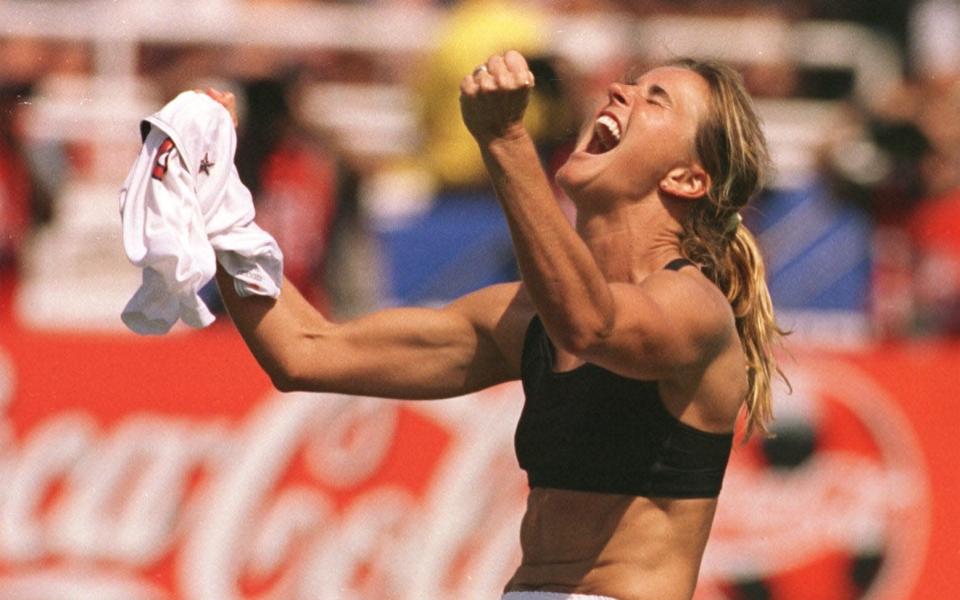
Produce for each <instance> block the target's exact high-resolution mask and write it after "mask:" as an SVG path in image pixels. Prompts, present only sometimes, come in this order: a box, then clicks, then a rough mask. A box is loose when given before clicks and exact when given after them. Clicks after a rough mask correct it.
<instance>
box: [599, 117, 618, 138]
mask: <svg viewBox="0 0 960 600" xmlns="http://www.w3.org/2000/svg"><path fill="white" fill-rule="evenodd" d="M600 125H603V126H604V127H606V129H607V131H608V132H610V135H612V136H613V139H614V140H616V141H618V142H619V141H620V125H618V124H617V121H616V119H614V118H613V117H611V116H608V115H600V118H599V119H597V126H598V127H599V126H600Z"/></svg>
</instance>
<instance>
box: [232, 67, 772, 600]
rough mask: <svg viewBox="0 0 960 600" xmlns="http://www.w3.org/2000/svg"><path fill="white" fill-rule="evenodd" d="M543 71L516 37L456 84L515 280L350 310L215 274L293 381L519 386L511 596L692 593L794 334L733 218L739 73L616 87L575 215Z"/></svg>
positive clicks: (739, 184)
mask: <svg viewBox="0 0 960 600" xmlns="http://www.w3.org/2000/svg"><path fill="white" fill-rule="evenodd" d="M533 85H534V81H533V75H532V73H530V71H529V69H528V68H527V63H526V62H525V60H524V58H523V57H522V56H521V55H520V54H518V53H516V52H508V53H507V54H506V55H504V56H499V55H498V56H493V57H491V58H490V59H489V60H488V61H487V62H486V63H484V64H483V65H481V66H480V67H478V68H477V69H476V70H474V72H473V73H471V74H469V75H467V76H466V77H465V79H464V80H463V82H462V84H461V107H462V113H463V119H464V122H465V123H466V125H467V128H468V129H469V130H470V132H471V133H472V134H473V136H474V138H475V139H476V141H477V143H478V144H479V146H480V150H481V152H482V154H483V158H484V161H485V164H486V166H487V170H488V172H489V174H490V177H491V179H492V182H493V185H494V187H495V188H496V191H497V194H498V197H499V199H500V202H501V204H502V207H503V211H504V213H505V214H506V217H507V220H508V222H509V226H510V230H511V234H512V237H513V242H514V247H515V253H516V258H517V261H518V263H519V265H520V271H521V273H522V282H518V283H508V284H501V285H495V286H492V287H489V288H485V289H481V290H479V291H477V292H474V293H472V294H469V295H467V296H465V297H463V298H460V299H458V300H456V301H455V302H453V303H451V304H450V305H449V306H447V307H445V308H439V309H431V308H401V309H391V310H384V311H381V312H377V313H374V314H371V315H369V316H366V317H361V318H358V319H355V320H351V321H347V322H343V323H333V322H330V321H328V320H327V319H326V318H324V317H323V316H322V315H321V314H319V313H318V312H317V311H316V310H314V309H313V308H312V307H311V306H310V305H309V304H308V303H307V302H306V301H304V300H303V298H302V297H301V296H300V295H299V294H298V293H297V291H296V290H295V289H293V288H292V287H291V286H289V285H286V286H285V287H284V289H283V291H282V293H281V296H280V298H279V299H278V300H276V301H274V300H270V299H264V298H259V297H252V298H239V297H237V295H236V294H235V293H234V291H233V286H232V285H229V283H230V282H229V276H227V275H225V274H224V273H220V274H218V278H219V283H220V289H221V290H222V292H223V295H224V299H225V302H226V305H227V307H228V309H229V311H230V313H231V315H232V316H233V319H234V322H235V323H236V326H237V328H238V329H239V330H240V332H241V334H242V335H243V337H244V339H245V340H246V341H247V343H248V344H249V346H250V348H251V350H252V351H253V353H254V355H255V356H256V357H257V359H258V360H259V362H260V364H261V365H262V366H263V368H264V369H265V370H266V371H267V372H268V373H269V374H270V376H271V378H272V380H273V382H274V383H275V385H276V386H277V387H278V388H280V389H281V390H317V391H331V392H341V393H349V394H362V395H371V396H384V397H391V398H401V399H428V398H443V397H449V396H456V395H461V394H466V393H469V392H472V391H475V390H478V389H481V388H484V387H487V386H491V385H494V384H498V383H501V382H505V381H510V380H517V379H520V380H522V382H523V388H524V392H525V395H526V400H525V405H524V408H523V412H522V416H521V418H520V423H519V425H518V429H517V435H516V450H517V455H518V459H519V462H520V465H521V467H523V468H524V469H525V470H526V472H527V474H528V478H529V482H530V494H529V499H528V505H527V512H526V514H525V517H524V520H523V524H522V527H521V531H520V543H521V546H522V551H523V560H522V563H521V565H520V566H519V568H518V569H517V571H516V573H515V574H514V576H513V577H512V579H511V580H510V581H509V582H508V583H507V585H506V589H505V592H504V598H505V599H508V600H527V599H530V600H535V599H536V600H541V599H542V600H553V599H558V600H560V599H587V598H605V599H616V600H673V599H677V600H680V599H687V598H690V597H691V595H692V594H693V590H694V587H695V585H696V581H697V573H698V570H699V566H700V560H701V557H702V555H703V551H704V547H705V545H706V542H707V537H708V535H709V532H710V526H711V523H712V521H713V516H714V512H715V510H716V507H717V497H718V494H719V493H720V488H721V483H722V480H723V475H724V471H725V468H726V465H727V459H728V457H729V453H730V451H731V446H732V442H733V429H734V425H735V422H736V420H737V416H738V414H739V413H740V412H741V410H743V411H745V413H746V424H747V430H748V432H763V431H764V430H765V426H766V424H767V422H768V421H769V419H770V416H771V410H770V378H771V374H772V373H773V372H774V371H775V365H774V362H773V358H772V356H771V350H770V346H771V343H772V342H773V341H774V340H775V338H776V337H777V336H778V335H779V334H780V332H779V330H778V329H777V327H776V325H775V323H774V320H773V314H772V309H771V305H770V298H769V295H768V293H767V289H766V285H765V283H764V274H763V266H762V261H761V259H760V257H759V255H758V253H757V251H756V248H755V246H754V244H753V241H752V237H751V236H750V234H749V232H748V231H747V230H746V229H745V228H744V227H743V225H742V224H741V223H740V219H739V214H738V211H739V210H740V209H741V208H743V206H744V205H745V204H746V203H747V201H748V200H749V199H750V197H751V196H752V195H753V194H754V193H755V192H756V191H757V190H758V189H759V188H760V186H761V184H762V181H763V172H764V168H765V166H766V162H767V154H766V148H765V143H764V139H763V135H762V133H761V130H760V127H759V123H758V121H757V118H756V116H755V115H754V112H753V110H752V108H751V104H750V101H749V98H748V97H747V95H746V93H745V92H744V90H743V87H742V84H741V83H740V79H739V78H738V77H737V75H736V74H735V73H734V72H733V71H732V70H730V69H728V68H726V67H723V66H719V65H713V64H706V63H696V62H692V61H681V62H677V63H675V64H672V65H668V66H664V67H661V68H657V69H653V70H651V71H649V72H647V73H645V74H643V75H642V76H640V77H638V78H636V79H632V80H629V81H625V82H622V83H615V84H612V85H611V86H610V88H609V92H608V100H607V102H606V104H605V105H604V106H602V107H601V109H600V110H599V112H598V113H597V114H596V115H594V118H593V121H592V124H591V127H589V128H588V129H587V130H586V133H585V134H584V135H583V136H582V139H581V140H580V142H579V144H578V145H577V147H576V151H575V152H574V153H573V154H572V156H571V157H570V159H569V161H568V162H567V163H566V164H565V165H564V166H563V168H562V169H561V170H560V171H559V173H558V174H557V181H558V183H559V184H560V185H561V186H562V187H563V189H564V190H565V191H566V193H567V194H568V195H569V197H570V198H571V199H572V200H573V202H574V203H575V205H576V207H577V221H576V226H575V227H571V226H570V225H569V223H568V221H567V220H566V218H565V217H564V215H563V214H562V213H561V211H560V209H559V208H558V206H557V204H556V202H555V200H554V196H553V193H552V192H551V188H550V184H549V182H548V181H547V178H546V177H545V175H544V173H543V171H542V169H541V167H540V163H539V161H538V159H537V155H536V152H535V150H534V146H533V143H532V142H531V140H530V137H529V135H528V134H527V132H526V130H525V129H524V126H523V122H522V119H523V114H524V110H525V107H526V104H527V99H528V96H529V93H530V89H531V87H532V86H533ZM221 101H223V102H224V103H226V104H227V105H228V107H229V98H226V99H224V98H221Z"/></svg>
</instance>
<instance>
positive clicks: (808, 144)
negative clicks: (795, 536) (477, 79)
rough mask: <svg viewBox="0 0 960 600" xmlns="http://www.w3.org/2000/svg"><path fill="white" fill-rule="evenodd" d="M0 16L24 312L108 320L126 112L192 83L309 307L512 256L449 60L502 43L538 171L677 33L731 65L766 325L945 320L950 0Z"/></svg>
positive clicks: (418, 296)
mask: <svg viewBox="0 0 960 600" xmlns="http://www.w3.org/2000/svg"><path fill="white" fill-rule="evenodd" d="M65 11H67V12H65ZM98 11H109V12H103V13H102V14H100V13H99V12H98ZM38 15H39V16H41V17H42V16H43V15H52V16H50V17H49V20H48V21H47V22H46V25H44V23H43V22H42V21H43V19H39V20H38V19H37V18H36V17H37V16H38ZM64 15H68V16H66V17H65V16H64ZM145 15H146V16H145ZM238 15H239V16H245V17H246V20H245V21H241V20H239V17H238ZM0 17H2V20H3V22H4V23H5V27H6V29H5V32H2V31H0V271H2V274H0V285H2V286H3V287H4V288H7V289H16V290H17V300H16V302H17V303H18V304H19V305H20V306H21V308H20V309H18V311H16V312H17V314H20V315H21V318H25V319H27V320H33V321H35V322H37V323H38V324H39V325H50V324H56V323H58V322H63V321H66V322H73V323H75V324H78V325H79V323H77V322H76V321H71V320H70V318H67V317H65V318H62V319H59V320H58V319H57V318H55V317H51V318H50V319H48V320H45V318H44V317H43V316H42V315H43V314H54V313H56V312H57V310H59V309H58V306H60V307H62V305H64V304H72V305H73V307H74V308H73V309H74V310H82V311H83V312H85V313H88V314H89V313H92V312H95V310H94V309H93V308H92V307H94V306H107V307H108V308H107V309H105V310H106V312H108V313H110V314H111V315H112V318H113V320H112V321H109V323H110V324H111V325H112V326H115V327H116V326H119V320H118V319H116V316H118V315H119V308H120V307H121V306H122V302H123V301H124V300H125V297H126V296H125V295H129V293H130V292H131V291H132V290H133V289H134V288H135V286H136V282H133V283H131V282H130V280H129V277H127V276H126V275H125V276H124V277H127V279H123V277H121V276H120V275H118V273H121V272H122V266H121V263H122V261H119V259H117V256H120V255H121V253H120V250H119V242H118V238H117V236H118V235H119V226H118V219H117V217H116V205H115V201H116V192H117V191H118V189H119V186H120V184H121V182H122V180H123V176H124V174H125V170H126V168H127V167H128V166H129V164H130V163H131V162H132V160H133V158H134V156H135V153H136V149H137V145H138V144H139V139H138V137H137V128H136V120H137V118H139V117H142V116H145V115H146V114H149V113H151V112H153V111H154V110H156V109H158V108H159V107H160V106H161V105H162V104H163V103H164V102H165V101H166V100H168V99H170V98H172V97H173V96H174V95H175V94H176V93H177V92H178V91H180V90H183V89H189V88H195V87H198V86H201V87H202V86H206V85H214V86H218V87H225V88H227V89H231V90H233V91H235V92H236V93H237V95H238V97H239V98H240V102H241V112H242V114H241V125H240V129H239V147H238V153H237V157H236V162H237V165H238V168H239V170H240V173H241V177H242V179H243V180H244V182H245V183H246V184H247V185H248V186H249V187H250V188H251V190H252V191H253V192H254V197H255V198H256V202H257V210H258V221H259V222H260V224H261V225H262V226H263V227H264V228H265V229H267V230H269V231H271V232H272V233H273V234H274V235H275V236H276V237H277V238H278V241H279V242H280V244H281V247H282V248H283V250H284V253H285V256H286V268H287V274H288V276H289V277H290V279H291V280H293V281H294V282H295V283H296V284H297V285H298V286H299V287H300V288H301V289H302V290H304V291H305V292H306V293H307V295H308V296H309V297H310V298H311V299H312V300H313V301H314V302H316V303H318V304H320V305H321V306H323V307H325V308H326V309H327V310H329V311H331V312H332V313H333V314H335V315H341V316H346V315H349V314H352V313H356V312H363V311H366V310H369V309H370V308H374V307H377V306H381V305H384V304H391V303H396V302H404V303H407V302H412V303H432V302H440V301H443V300H445V299H448V298H450V297H453V296H456V295H458V294H460V293H463V292H464V291H467V290H468V289H472V288H475V287H479V286H480V285H483V284H486V283H490V282H493V281H497V280H501V279H506V278H511V277H514V276H515V271H514V266H513V260H512V257H511V254H510V244H509V238H508V235H507V232H506V228H505V225H504V223H503V221H502V219H501V218H500V216H499V211H498V208H497V206H496V202H495V200H494V199H493V198H492V196H491V192H490V190H489V188H488V186H487V184H486V180H485V176H484V172H483V169H482V164H481V162H480V158H479V154H478V153H477V152H476V150H475V149H474V147H473V143H472V141H471V140H470V138H469V136H468V134H467V132H466V129H465V128H464V127H463V126H462V124H461V122H460V118H459V107H458V103H457V86H458V83H459V80H460V78H461V77H462V76H463V75H464V74H466V73H468V72H470V70H471V69H472V67H473V66H474V65H475V64H476V63H478V62H480V61H481V60H483V59H484V58H485V57H486V56H488V55H489V54H491V53H494V52H500V51H503V50H505V49H507V48H516V49H518V50H520V51H522V52H524V53H525V54H526V55H527V56H528V57H529V58H530V59H531V62H532V66H533V67H534V70H535V72H536V74H537V77H538V85H537V89H536V93H535V98H534V100H533V103H532V106H531V109H530V113H529V115H528V119H529V120H528V125H529V127H530V129H531V131H532V133H533V134H534V135H535V137H536V139H537V140H538V143H539V147H540V150H541V153H542V157H543V161H544V164H545V166H546V167H547V169H548V170H550V169H554V168H556V166H558V165H559V164H560V163H561V162H562V160H563V158H564V156H565V153H566V152H568V151H569V148H570V146H571V144H572V142H573V140H574V139H575V137H576V136H577V134H578V131H579V128H580V126H581V123H582V122H583V119H584V116H585V115H587V114H589V113H590V112H591V111H592V110H593V107H594V106H596V103H597V102H599V101H600V99H601V98H602V97H603V94H604V89H605V85H606V83H608V82H610V81H612V80H615V79H618V78H621V77H623V76H624V74H625V73H627V72H629V71H630V70H631V69H634V68H643V67H644V66H647V65H652V64H655V63H656V62H658V61H661V60H663V59H665V58H670V57H672V56H677V55H684V54H693V55H696V56H701V57H717V58H720V59H723V60H727V61H729V62H732V63H734V64H736V65H737V66H738V67H739V68H740V69H741V70H742V72H743V74H744V77H745V79H746V82H747V84H748V87H749V88H750V90H751V92H752V93H753V94H754V96H755V97H756V98H757V101H758V105H759V109H760V112H761V114H762V116H763V118H764V120H765V122H766V125H767V127H768V135H769V137H770V141H771V146H772V149H773V153H774V158H775V161H776V163H777V175H776V178H775V179H774V180H773V181H771V182H770V185H769V188H768V190H767V192H765V194H764V195H763V197H762V198H760V199H758V201H757V202H756V203H755V205H754V207H753V208H752V209H751V210H750V211H749V213H748V214H746V215H745V218H746V221H747V224H748V225H749V226H750V227H751V229H752V230H753V231H755V232H757V233H758V235H759V239H760V240H761V243H762V245H763V246H764V249H765V253H766V256H767V260H768V270H769V273H768V275H769V278H770V283H771V290H772V293H773V295H774V299H775V302H776V304H777V305H778V308H779V309H780V310H781V312H782V314H784V315H785V317H784V320H785V324H786V325H787V326H788V327H793V328H794V329H796V330H797V331H798V334H800V335H808V336H811V337H814V338H816V339H817V341H821V342H831V341H835V342H838V343H843V342H845V341H851V340H852V341H854V342H857V343H860V342H864V341H873V340H888V339H902V338H908V337H919V336H948V335H957V334H960V118H958V116H960V1H957V0H914V1H908V0H844V1H827V0H797V1H791V2H786V1H779V2H778V1H774V0H676V1H668V0H632V1H630V0H553V1H550V0H539V1H507V0H503V1H499V0H461V1H458V2H455V1H434V2H431V1H429V0H367V1H366V2H362V1H360V0H356V1H353V2H349V1H343V2H306V1H301V2H293V1H287V2H281V1H278V0H273V1H266V0H246V1H244V2H240V1H230V0H195V1H194V2H192V3H184V2H179V1H160V0H156V1H154V2H149V3H148V2H139V1H137V2H129V3H125V5H124V6H122V7H118V6H117V5H116V4H115V3H110V2H83V1H75V2H46V3H41V2H30V1H28V0H18V1H10V0H7V1H2V0H0ZM137 19H141V25H142V23H147V26H137V25H136V23H135V22H136V20H137ZM151 19H154V20H151ZM64 21H67V22H66V23H64ZM160 21H162V22H163V23H162V26H161V25H160ZM151 24H152V25H151ZM347 25H349V26H347ZM148 26H149V27H153V29H148V28H146V27H148ZM125 28H128V29H129V31H128V32H124V30H125ZM251 31H252V32H256V34H257V35H256V36H253V37H251V36H250V32H251ZM212 32H216V35H213V34H212ZM371 32H372V33H371ZM311 36H315V38H316V40H318V41H317V42H316V43H313V42H311V40H312V39H313V38H312V37H311ZM652 143H655V141H652ZM557 197H558V202H561V203H564V206H566V202H565V200H564V198H563V197H562V194H561V193H560V192H559V190H558V192H557ZM568 210H569V211H572V209H569V207H568ZM117 280H123V281H124V283H123V284H117V283H116V282H117ZM71 282H73V283H71ZM91 282H97V283H93V284H91ZM104 282H107V283H104ZM110 282H113V283H110ZM83 285H86V286H88V287H92V289H91V290H90V291H89V292H87V291H82V290H81V289H80V287H81V286H83ZM117 286H119V288H120V289H119V291H117V292H116V295H118V296H124V297H123V298H121V299H120V300H119V301H116V300H114V299H113V298H112V297H111V296H110V294H111V289H113V288H114V287H117ZM210 291H211V293H210V295H209V299H210V302H211V303H212V304H216V301H217V300H216V295H215V291H214V290H212V289H211V290H210ZM3 297H5V298H12V297H13V296H5V295H4V296H3ZM78 304H79V305H81V306H83V307H84V308H82V309H78V308H77V305H78ZM63 310H65V311H66V313H67V315H68V317H69V315H71V314H74V313H70V312H69V310H67V309H63Z"/></svg>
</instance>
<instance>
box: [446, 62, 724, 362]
mask: <svg viewBox="0 0 960 600" xmlns="http://www.w3.org/2000/svg"><path fill="white" fill-rule="evenodd" d="M532 77H533V76H532V74H530V72H529V70H528V69H527V65H526V62H525V61H524V59H523V57H522V56H521V55H520V54H518V53H516V52H508V53H507V54H506V55H505V56H503V57H501V56H494V57H492V58H491V59H490V60H488V61H487V63H486V64H485V65H483V66H482V67H480V68H478V69H477V70H476V71H475V72H474V73H473V74H471V75H469V76H467V77H466V78H465V79H464V80H463V82H462V83H461V88H460V89H461V108H462V112H463V118H464V122H465V123H466V125H467V128H468V129H469V130H470V131H471V133H472V134H473V135H474V137H475V138H476V140H477V143H478V144H479V146H480V151H481V153H482V154H483V157H484V160H485V162H486V166H487V169H488V171H489V174H490V178H491V181H492V183H493V186H494V188H495V189H496V191H497V196H498V198H499V200H500V203H501V205H502V207H503V211H504V214H505V216H506V218H507V222H508V224H509V226H510V232H511V237H512V240H513V245H514V250H515V253H516V257H517V261H518V263H519V265H520V271H521V273H522V276H523V282H524V286H525V287H526V289H527V292H528V293H529V296H530V300H531V302H532V303H533V305H534V306H535V308H536V310H537V312H538V314H539V315H540V317H541V320H542V321H543V324H544V327H545V328H546V330H547V332H548V334H549V336H550V338H551V340H552V341H553V342H554V343H555V344H556V345H558V346H559V347H561V348H562V349H563V350H565V351H566V352H569V353H571V354H574V355H577V356H578V357H579V358H581V359H582V360H585V361H588V362H592V363H595V364H599V365H601V366H603V367H606V368H608V369H610V370H613V371H615V372H618V373H621V374H623V375H626V376H632V377H637V378H653V379H661V378H664V377H667V376H671V375H675V374H676V373H677V372H678V371H681V370H685V369H687V368H689V369H692V370H693V369H702V367H703V365H704V364H705V362H706V361H709V360H710V359H711V358H712V356H714V355H715V354H716V352H718V351H719V349H720V348H722V347H727V346H729V343H730V340H731V337H730V336H731V334H732V332H733V328H732V326H731V325H732V322H733V319H732V314H731V312H730V308H729V305H727V304H726V303H725V301H724V299H723V296H722V294H720V293H719V291H718V290H716V289H715V288H713V287H712V286H711V285H710V284H709V283H708V282H707V281H706V280H702V281H699V280H697V279H696V278H693V277H690V276H688V275H686V274H681V273H674V272H665V273H655V274H654V275H653V276H650V277H648V278H647V279H645V280H644V281H643V282H641V283H639V284H633V283H624V282H611V281H608V280H607V279H606V277H605V275H604V273H603V271H602V270H601V268H600V266H599V264H598V263H597V260H596V259H595V257H594V256H593V254H592V253H591V252H590V249H589V248H588V247H587V245H586V244H585V243H584V241H583V240H582V239H581V238H580V236H579V234H578V233H577V232H576V230H575V229H574V228H573V227H571V226H570V224H569V222H568V221H567V219H566V217H565V216H564V215H563V213H562V211H561V210H560V208H559V207H558V205H557V202H556V200H555V198H554V195H553V191H552V189H551V187H550V185H549V182H548V180H547V177H546V174H545V173H544V171H543V169H542V167H541V165H540V162H539V158H538V156H537V153H536V149H535V147H534V144H533V141H532V139H531V138H530V136H529V134H528V133H527V131H526V129H525V128H524V126H523V122H522V118H523V112H524V109H525V107H526V103H527V98H528V95H529V93H530V88H531V85H532V82H533V80H532Z"/></svg>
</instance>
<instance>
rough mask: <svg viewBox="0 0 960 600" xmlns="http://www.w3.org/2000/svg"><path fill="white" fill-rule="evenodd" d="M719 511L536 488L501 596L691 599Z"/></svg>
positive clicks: (709, 501) (710, 505)
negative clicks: (517, 559)
mask: <svg viewBox="0 0 960 600" xmlns="http://www.w3.org/2000/svg"><path fill="white" fill-rule="evenodd" d="M716 507H717V499H716V498H702V499H700V498H698V499H669V498H667V499H660V498H644V497H637V496H627V495H619V494H602V493H594V492H579V491H573V490H557V489H548V488H533V489H532V490H530V496H529V498H528V500H527V512H526V514H525V515H524V517H523V524H522V525H521V528H520V544H521V547H522V549H523V561H522V563H521V565H520V567H519V568H518V569H517V571H516V573H515V574H514V576H513V577H512V578H511V580H510V582H509V583H508V584H507V587H506V591H532V590H539V591H550V592H566V593H580V594H595V595H601V596H609V597H611V598H616V599H617V600H688V599H689V598H690V597H691V596H692V595H693V590H694V587H695V586H696V581H697V572H698V571H699V568H700V559H701V558H702V556H703V550H704V548H705V547H706V543H707V537H708V535H709V533H710V524H711V523H712V521H713V515H714V512H715V511H716Z"/></svg>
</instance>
